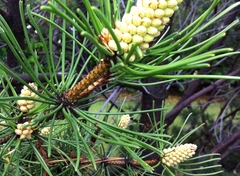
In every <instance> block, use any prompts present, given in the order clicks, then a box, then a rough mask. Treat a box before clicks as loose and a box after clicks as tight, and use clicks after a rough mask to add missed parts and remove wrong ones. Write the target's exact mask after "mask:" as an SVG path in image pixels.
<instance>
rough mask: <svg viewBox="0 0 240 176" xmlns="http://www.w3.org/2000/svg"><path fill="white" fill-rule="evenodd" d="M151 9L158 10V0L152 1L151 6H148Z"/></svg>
mask: <svg viewBox="0 0 240 176" xmlns="http://www.w3.org/2000/svg"><path fill="white" fill-rule="evenodd" d="M148 6H149V7H150V8H151V9H153V10H155V9H157V8H158V2H157V0H152V1H150V3H149V5H148Z"/></svg>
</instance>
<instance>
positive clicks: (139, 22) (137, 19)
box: [132, 15, 141, 27]
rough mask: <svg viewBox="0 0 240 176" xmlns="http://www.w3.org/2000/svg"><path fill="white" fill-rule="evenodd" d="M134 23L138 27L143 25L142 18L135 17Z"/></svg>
mask: <svg viewBox="0 0 240 176" xmlns="http://www.w3.org/2000/svg"><path fill="white" fill-rule="evenodd" d="M132 23H133V24H134V25H135V26H136V27H137V26H140V25H141V18H140V17H139V16H138V15H134V16H133V19H132Z"/></svg>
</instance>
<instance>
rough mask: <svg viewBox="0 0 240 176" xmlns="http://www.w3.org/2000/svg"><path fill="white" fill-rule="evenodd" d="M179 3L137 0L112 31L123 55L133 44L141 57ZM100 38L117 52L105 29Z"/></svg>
mask: <svg viewBox="0 0 240 176" xmlns="http://www.w3.org/2000/svg"><path fill="white" fill-rule="evenodd" d="M181 2H182V0H138V1H137V4H136V6H132V7H131V10H130V13H126V14H124V15H123V17H122V20H121V21H116V22H115V29H113V31H114V33H115V35H116V36H117V38H118V41H119V42H120V46H121V49H122V51H123V53H124V55H127V53H128V52H129V50H130V49H131V46H132V44H133V43H138V46H139V48H140V50H141V51H142V55H143V53H144V51H145V50H146V49H148V48H149V43H150V42H152V41H153V40H154V38H155V37H157V36H159V35H160V31H162V30H163V29H164V27H165V25H166V24H167V23H168V22H169V21H170V17H171V16H172V15H173V14H174V12H175V11H176V10H177V9H178V4H179V3H181ZM101 36H102V37H104V39H105V40H106V42H107V45H108V47H109V48H110V49H111V50H112V51H117V45H116V43H115V41H114V40H113V39H112V36H111V34H110V33H109V31H108V30H107V29H106V28H104V29H103V30H102V31H101ZM134 59H135V56H134V55H132V57H131V58H130V60H132V61H133V60H134Z"/></svg>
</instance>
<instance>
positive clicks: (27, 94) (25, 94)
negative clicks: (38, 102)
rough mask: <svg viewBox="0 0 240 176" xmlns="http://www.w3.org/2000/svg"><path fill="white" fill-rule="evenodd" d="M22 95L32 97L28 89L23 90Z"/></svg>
mask: <svg viewBox="0 0 240 176" xmlns="http://www.w3.org/2000/svg"><path fill="white" fill-rule="evenodd" d="M25 87H26V86H25ZM21 95H23V96H30V95H31V91H30V90H29V89H28V88H27V89H25V88H23V89H22V90H21Z"/></svg>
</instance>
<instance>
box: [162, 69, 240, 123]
mask: <svg viewBox="0 0 240 176" xmlns="http://www.w3.org/2000/svg"><path fill="white" fill-rule="evenodd" d="M239 74H240V68H238V69H237V70H235V71H233V72H232V73H230V74H229V76H238V75H239ZM226 81H227V80H222V79H221V80H217V81H215V82H214V83H212V84H211V85H209V86H208V87H206V88H204V89H202V90H201V91H199V92H197V93H192V92H191V91H193V90H191V88H192V89H194V90H196V89H198V83H199V80H196V84H194V85H193V86H189V92H190V93H188V92H187V93H186V91H187V90H188V89H187V90H186V91H185V92H184V94H185V95H184V96H185V97H186V98H185V97H184V96H183V97H182V98H181V100H180V101H179V102H178V104H177V105H176V106H175V107H174V108H173V110H172V111H171V112H169V113H168V114H167V115H166V120H165V123H166V124H167V126H169V125H170V124H171V123H172V122H173V121H174V119H175V118H176V116H177V115H178V114H179V113H180V112H181V111H182V110H183V109H184V108H185V107H187V106H188V105H189V104H190V103H191V102H193V101H195V100H196V99H198V98H199V97H201V96H203V95H205V94H207V93H209V92H211V91H213V90H214V89H216V88H217V87H218V86H220V85H222V84H224V83H225V82H226ZM186 94H187V95H186Z"/></svg>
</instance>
